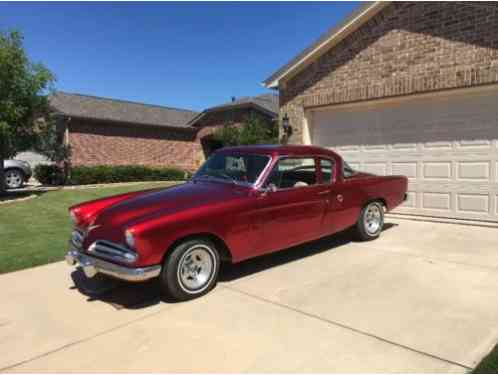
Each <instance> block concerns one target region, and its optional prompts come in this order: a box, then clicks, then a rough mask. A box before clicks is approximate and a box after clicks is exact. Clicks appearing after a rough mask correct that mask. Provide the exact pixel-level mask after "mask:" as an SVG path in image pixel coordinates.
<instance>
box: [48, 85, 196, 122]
mask: <svg viewBox="0 0 498 375" xmlns="http://www.w3.org/2000/svg"><path fill="white" fill-rule="evenodd" d="M49 100H50V106H51V108H52V109H53V110H55V111H56V112H58V113H60V114H63V115H65V116H70V117H79V118H85V119H93V120H105V121H115V122H124V123H132V124H140V125H154V126H164V127H174V128H183V129H189V127H188V126H187V124H188V122H189V121H190V120H191V119H192V118H194V117H195V116H196V115H197V112H194V111H190V110H187V109H180V108H171V107H163V106H159V105H150V104H144V103H137V102H130V101H126V100H117V99H109V98H102V97H97V96H89V95H81V94H70V93H66V92H62V91H57V92H56V93H55V94H53V95H51V96H50V99H49Z"/></svg>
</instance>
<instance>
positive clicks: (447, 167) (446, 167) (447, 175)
mask: <svg viewBox="0 0 498 375" xmlns="http://www.w3.org/2000/svg"><path fill="white" fill-rule="evenodd" d="M451 170H452V168H451V161H432V162H431V161H428V162H425V163H423V174H422V176H423V178H424V179H439V180H450V179H451Z"/></svg>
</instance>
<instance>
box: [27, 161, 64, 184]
mask: <svg viewBox="0 0 498 375" xmlns="http://www.w3.org/2000/svg"><path fill="white" fill-rule="evenodd" d="M34 175H35V178H36V179H37V180H38V182H39V183H40V184H42V185H62V184H63V183H64V172H63V170H62V168H60V167H58V166H57V165H55V164H52V165H45V164H38V165H37V166H36V167H35V170H34Z"/></svg>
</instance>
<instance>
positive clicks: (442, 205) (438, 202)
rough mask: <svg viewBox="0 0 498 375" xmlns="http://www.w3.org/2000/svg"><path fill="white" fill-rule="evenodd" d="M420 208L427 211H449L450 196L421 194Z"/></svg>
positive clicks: (444, 194) (445, 194) (448, 194)
mask: <svg viewBox="0 0 498 375" xmlns="http://www.w3.org/2000/svg"><path fill="white" fill-rule="evenodd" d="M422 208H425V209H428V210H443V211H448V212H449V211H450V210H451V194H450V193H436V192H426V193H423V194H422Z"/></svg>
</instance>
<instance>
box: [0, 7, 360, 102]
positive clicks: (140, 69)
mask: <svg viewBox="0 0 498 375" xmlns="http://www.w3.org/2000/svg"><path fill="white" fill-rule="evenodd" d="M358 5H359V4H358V3H348V2H335V3H328V2H327V3H324V2H321V3H315V2H306V3H305V2H298V3H295V2H294V3H287V2H280V3H276V2H271V3H261V2H255V3H241V2H228V3H227V2H225V3H196V2H193V3H174V2H173V3H152V2H150V3H39V2H37V3H9V2H2V3H0V29H3V30H5V29H10V28H16V29H19V30H20V31H22V33H23V34H24V36H25V46H26V49H27V51H28V54H29V56H30V58H31V59H32V60H34V61H37V62H43V63H44V64H45V65H46V66H47V67H48V68H49V69H50V70H51V71H52V72H53V73H55V75H56V76H57V85H56V87H57V89H59V90H63V91H68V92H77V93H82V94H89V95H97V96H106V97H112V98H119V99H125V100H133V101H139V102H145V103H152V104H161V105H167V106H173V107H180V108H190V109H194V110H201V109H203V108H206V107H209V106H212V105H216V104H220V103H223V102H226V101H228V100H230V97H231V96H236V97H240V96H247V95H256V94H260V93H264V92H267V91H268V90H267V89H265V88H263V87H262V86H261V85H260V82H261V81H262V80H263V79H265V78H267V77H268V76H269V75H270V74H271V73H273V71H275V70H276V69H278V68H279V67H280V66H281V65H283V64H284V63H286V62H287V61H288V60H290V59H291V58H292V57H293V56H294V55H295V54H297V53H298V52H300V51H301V50H302V49H303V48H305V47H307V46H308V45H309V44H310V43H311V42H313V41H314V40H315V39H317V38H318V37H319V36H320V35H321V34H322V33H323V32H325V31H326V30H328V29H329V28H330V27H332V26H334V25H335V24H336V23H337V22H340V21H341V20H342V19H343V18H344V17H345V16H346V15H347V14H348V13H349V12H350V11H351V10H353V9H354V8H355V7H357V6H358Z"/></svg>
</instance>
